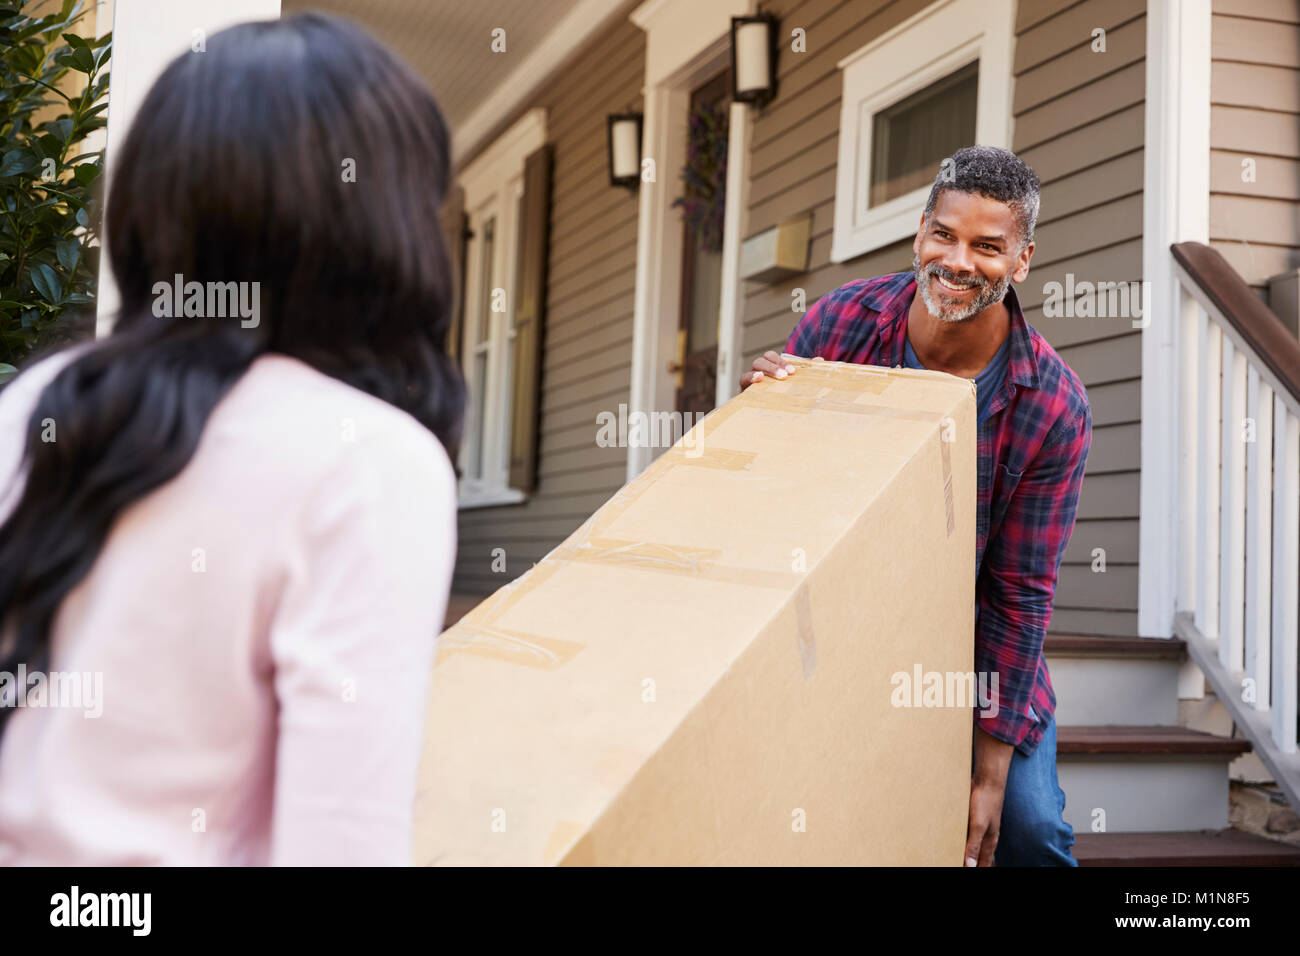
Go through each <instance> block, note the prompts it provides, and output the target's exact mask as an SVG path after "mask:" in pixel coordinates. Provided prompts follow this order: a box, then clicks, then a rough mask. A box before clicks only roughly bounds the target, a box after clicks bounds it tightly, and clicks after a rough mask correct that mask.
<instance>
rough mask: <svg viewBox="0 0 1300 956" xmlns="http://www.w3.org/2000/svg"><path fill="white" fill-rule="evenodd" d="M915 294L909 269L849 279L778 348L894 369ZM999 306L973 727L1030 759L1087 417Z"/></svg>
mask: <svg viewBox="0 0 1300 956" xmlns="http://www.w3.org/2000/svg"><path fill="white" fill-rule="evenodd" d="M915 293H916V280H915V279H914V277H913V275H912V273H910V272H900V273H895V274H893V275H887V276H881V277H879V278H875V279H855V280H854V281H852V282H849V283H847V284H845V285H842V286H840V287H839V288H838V289H836V290H834V291H833V292H830V293H828V294H827V295H824V296H822V297H821V298H820V299H819V300H818V301H817V302H816V304H814V305H813V307H812V308H811V309H809V310H808V312H807V313H806V314H805V315H804V317H803V318H802V319H801V320H800V321H799V324H798V325H796V326H795V329H794V331H793V332H792V333H791V334H790V339H789V341H788V342H787V343H786V347H785V350H786V352H787V353H788V354H790V355H797V356H800V357H802V358H813V357H815V356H821V357H822V358H824V359H826V360H827V361H835V362H856V363H858V364H861V365H880V366H885V367H890V368H892V367H897V366H901V365H902V364H903V345H904V343H905V342H906V340H907V312H908V309H909V308H910V307H911V305H912V298H913V296H914V295H915ZM1003 301H1004V302H1005V303H1006V305H1007V308H1008V309H1009V310H1010V311H1011V332H1010V338H1011V346H1010V349H1011V354H1010V357H1009V361H1008V368H1007V377H1006V379H1005V380H1004V381H1003V383H1002V386H1001V388H1000V390H999V391H998V393H997V394H996V395H995V396H994V397H993V401H992V404H991V405H990V407H989V414H988V417H987V418H986V419H985V421H984V422H983V424H981V425H980V426H979V441H978V450H977V458H978V462H979V498H978V502H977V508H976V530H975V593H976V602H975V670H976V673H991V674H992V673H996V674H997V675H998V685H997V689H998V696H997V702H998V712H997V714H996V715H995V716H990V717H981V716H980V713H979V710H978V709H976V710H975V721H976V723H977V724H978V726H979V727H980V729H982V730H984V731H985V732H986V733H988V734H990V735H992V736H993V737H996V738H997V739H998V740H1001V741H1004V742H1005V743H1009V744H1012V745H1013V746H1015V747H1016V749H1017V750H1019V751H1020V752H1021V753H1023V754H1024V755H1025V756H1029V755H1030V754H1032V753H1033V752H1034V749H1035V748H1036V747H1037V746H1038V743H1039V741H1040V740H1042V738H1043V732H1044V731H1045V730H1046V729H1047V724H1048V722H1049V720H1050V719H1051V717H1052V715H1053V713H1055V711H1056V694H1055V692H1054V691H1053V690H1052V681H1051V678H1050V677H1049V676H1048V673H1047V662H1046V661H1045V660H1044V659H1043V636H1044V634H1045V633H1046V631H1047V625H1048V622H1049V621H1050V620H1051V618H1052V600H1053V597H1054V595H1055V591H1056V575H1057V570H1058V569H1059V567H1060V564H1061V555H1062V554H1063V553H1064V551H1065V546H1066V544H1067V543H1068V542H1069V540H1070V533H1071V531H1073V529H1074V516H1075V511H1076V510H1077V506H1078V502H1079V487H1080V485H1081V484H1082V482H1083V470H1084V463H1085V461H1086V460H1087V457H1088V449H1089V447H1090V446H1091V444H1092V412H1091V409H1090V408H1089V407H1088V398H1087V393H1086V392H1085V391H1084V388H1083V385H1082V384H1081V383H1080V382H1079V379H1078V378H1077V377H1076V376H1075V374H1074V372H1073V371H1072V370H1071V369H1070V367H1069V366H1068V365H1066V364H1065V362H1063V361H1062V360H1061V357H1060V356H1059V355H1057V354H1056V352H1055V351H1054V350H1053V349H1052V347H1051V346H1050V345H1048V344H1047V340H1046V339H1044V338H1043V337H1042V336H1041V335H1039V334H1038V332H1037V331H1035V330H1034V328H1033V327H1032V326H1031V325H1030V324H1029V323H1028V322H1026V321H1025V317H1024V314H1023V313H1022V312H1021V311H1020V301H1019V299H1017V298H1016V293H1015V289H1014V288H1012V287H1010V286H1008V288H1007V294H1006V297H1005V298H1004V299H1003ZM1031 705H1032V710H1031V709H1030V708H1031Z"/></svg>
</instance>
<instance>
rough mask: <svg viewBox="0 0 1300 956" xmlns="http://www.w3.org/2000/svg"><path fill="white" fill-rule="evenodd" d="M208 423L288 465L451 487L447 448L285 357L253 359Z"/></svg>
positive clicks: (389, 408)
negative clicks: (375, 470) (387, 469)
mask: <svg viewBox="0 0 1300 956" xmlns="http://www.w3.org/2000/svg"><path fill="white" fill-rule="evenodd" d="M211 424H212V427H213V430H214V432H216V433H217V434H218V435H220V436H225V437H226V438H229V437H231V436H240V437H242V438H244V439H251V440H252V441H253V442H254V443H255V444H256V445H257V446H259V448H260V450H261V452H262V454H264V455H266V456H268V457H270V458H272V459H275V460H277V461H278V462H280V463H281V464H282V465H285V466H289V465H291V464H292V463H298V464H300V465H302V466H303V467H305V468H308V469H309V470H312V471H316V470H319V469H320V468H329V469H334V468H337V467H342V468H344V469H346V468H347V462H348V461H349V460H352V461H355V462H356V463H357V464H358V465H359V464H367V465H370V466H375V465H378V466H386V465H391V466H395V467H401V468H402V469H404V470H411V469H415V470H420V471H424V472H426V473H428V475H429V477H430V478H436V479H438V480H440V481H449V482H450V483H451V484H452V486H453V487H454V483H455V475H454V469H453V468H452V465H451V461H450V459H449V457H448V456H447V453H446V451H445V450H444V449H443V447H442V443H441V442H439V441H438V439H437V437H436V436H434V434H433V433H432V432H430V431H429V430H428V429H427V428H425V427H424V426H423V425H421V424H420V423H419V422H418V421H416V419H415V418H414V417H412V416H411V415H410V414H408V413H407V412H405V411H402V410H401V409H399V408H396V407H395V406H393V405H391V404H389V403H388V402H385V401H384V400H383V399H380V398H376V397H375V396H373V395H370V394H368V393H366V392H363V391H361V390H360V389H358V388H354V387H353V386H351V385H349V384H347V383H346V382H342V381H340V380H338V379H336V378H333V377H332V376H330V375H326V374H325V373H323V372H320V371H317V370H316V369H314V368H312V367H311V366H310V365H307V364H306V363H305V362H302V361H300V360H298V359H295V358H291V357H289V356H286V355H279V354H269V355H263V356H260V357H259V358H257V359H256V360H254V362H253V364H252V366H250V368H249V370H248V371H247V372H246V373H245V375H244V377H243V378H242V379H241V380H240V381H239V383H238V384H237V385H236V386H235V387H234V388H233V389H231V392H230V394H229V395H228V396H227V398H226V400H224V401H223V402H222V403H221V404H220V405H219V406H218V408H217V410H216V411H215V412H214V414H213V419H212V422H211ZM289 470H294V469H292V468H290V469H289Z"/></svg>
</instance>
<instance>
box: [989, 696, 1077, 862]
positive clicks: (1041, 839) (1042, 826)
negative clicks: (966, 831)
mask: <svg viewBox="0 0 1300 956" xmlns="http://www.w3.org/2000/svg"><path fill="white" fill-rule="evenodd" d="M1064 812H1065V792H1064V791H1063V790H1062V789H1061V786H1060V784H1059V783H1057V781H1056V718H1055V717H1053V718H1052V719H1051V720H1050V721H1049V722H1048V724H1047V729H1046V730H1045V731H1044V732H1043V739H1042V740H1041V741H1040V742H1039V744H1038V747H1037V748H1036V749H1035V750H1034V753H1033V756H1030V757H1026V756H1024V755H1023V754H1022V753H1020V751H1018V750H1013V751H1012V752H1011V769H1010V770H1009V771H1008V772H1007V790H1006V795H1005V796H1004V797H1003V798H1002V831H1001V834H1000V835H999V837H998V845H997V849H995V850H994V851H993V865H994V866H1078V865H1079V864H1078V863H1076V862H1075V860H1074V857H1073V856H1071V855H1070V847H1072V846H1073V845H1074V830H1073V829H1072V828H1071V826H1070V825H1069V824H1068V823H1066V822H1065V818H1064V816H1063V814H1064Z"/></svg>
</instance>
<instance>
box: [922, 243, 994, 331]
mask: <svg viewBox="0 0 1300 956" xmlns="http://www.w3.org/2000/svg"><path fill="white" fill-rule="evenodd" d="M912 274H913V275H915V276H916V288H917V291H918V292H920V293H921V301H922V302H924V303H925V308H926V311H927V312H929V313H930V314H931V315H932V316H934V317H935V318H936V319H938V320H939V321H940V322H965V321H967V320H968V319H971V318H974V317H975V316H976V315H979V313H981V312H983V311H984V310H985V309H987V308H988V307H989V306H991V305H995V304H996V303H998V302H1001V301H1002V298H1003V296H1005V295H1006V294H1007V286H1009V285H1010V284H1011V275H1010V274H1007V275H1004V276H1003V277H1002V278H1001V279H999V280H998V281H997V282H984V281H980V284H979V285H978V286H977V288H978V290H979V291H977V292H976V293H975V297H974V298H973V299H971V300H970V301H969V302H967V303H966V304H965V305H963V306H950V307H949V308H947V309H946V310H945V309H944V308H942V307H941V306H940V304H939V302H938V301H937V300H936V299H935V297H934V296H933V295H931V294H930V280H931V277H933V276H936V275H938V276H942V277H943V278H945V279H947V280H948V281H949V282H957V281H960V280H958V278H957V277H956V276H955V275H953V274H951V273H950V272H949V271H948V270H947V269H944V268H943V267H942V266H940V265H937V264H934V263H931V264H930V265H928V266H926V267H925V268H924V269H922V268H921V257H920V256H915V255H914V256H913V257H912Z"/></svg>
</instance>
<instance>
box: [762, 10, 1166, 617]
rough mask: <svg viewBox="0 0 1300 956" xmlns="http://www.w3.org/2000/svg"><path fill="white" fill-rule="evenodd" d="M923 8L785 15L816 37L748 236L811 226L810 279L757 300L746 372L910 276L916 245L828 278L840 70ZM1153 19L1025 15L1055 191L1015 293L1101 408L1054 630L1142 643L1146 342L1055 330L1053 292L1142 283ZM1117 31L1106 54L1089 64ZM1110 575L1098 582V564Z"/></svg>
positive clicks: (1044, 175) (1022, 89)
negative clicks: (840, 290) (818, 307)
mask: <svg viewBox="0 0 1300 956" xmlns="http://www.w3.org/2000/svg"><path fill="white" fill-rule="evenodd" d="M926 5H927V3H926V2H924V0H896V2H882V0H855V2H838V0H803V2H797V0H787V2H785V3H777V4H774V5H773V8H774V10H775V12H776V13H777V15H778V16H780V17H781V20H782V23H783V26H784V27H786V28H787V29H788V28H790V27H794V26H802V27H804V28H805V29H806V30H807V31H808V49H809V51H810V52H809V53H808V54H807V55H805V56H798V55H789V54H787V55H783V56H782V57H781V61H780V65H779V73H780V83H781V86H780V96H779V98H778V99H777V100H776V101H775V102H774V103H773V104H772V106H771V107H769V108H768V109H767V110H766V111H764V113H763V114H762V115H759V116H757V117H756V118H755V125H754V131H753V140H752V142H753V154H752V164H751V182H750V195H749V223H748V226H747V229H746V232H747V234H749V235H752V234H754V233H756V232H759V231H761V230H762V229H765V228H767V227H768V226H771V225H773V224H774V223H776V222H778V221H779V220H781V219H783V218H786V217H789V216H794V215H798V214H800V213H803V212H807V211H811V213H812V249H811V259H810V267H809V270H808V272H807V273H806V274H805V275H802V276H798V277H796V278H794V279H791V280H788V281H785V282H781V283H775V284H772V285H752V284H751V285H749V286H748V287H747V290H746V295H745V300H744V301H745V311H744V326H743V345H742V351H743V359H744V361H743V363H742V364H744V365H747V364H748V360H749V359H751V358H752V357H753V356H754V355H756V354H758V353H760V352H762V351H764V350H765V349H768V348H780V347H781V346H782V345H783V344H784V342H785V340H786V337H787V336H788V335H789V332H790V330H791V328H792V327H793V326H794V323H795V321H796V320H797V318H798V316H796V315H794V314H793V313H792V312H791V308H790V301H791V298H790V295H791V290H793V289H794V288H796V287H801V288H804V289H806V290H807V298H808V302H809V304H811V303H812V302H813V301H815V300H816V299H817V298H818V297H819V296H821V295H824V294H825V293H826V292H829V291H830V290H832V289H834V288H835V287H837V286H839V285H841V284H843V283H844V282H847V281H849V280H851V279H854V278H860V277H865V276H873V275H880V274H883V273H887V272H895V271H899V270H901V269H906V268H908V266H909V264H910V263H911V259H912V252H911V242H910V241H909V240H905V241H902V242H899V243H897V244H894V245H892V246H889V247H887V248H885V249H881V250H877V251H875V252H872V253H870V254H867V255H864V256H861V257H858V258H856V259H853V260H850V261H848V262H845V263H838V264H837V263H832V262H830V248H831V236H832V230H833V217H834V191H835V167H836V162H837V159H838V148H839V145H838V144H839V130H838V126H839V109H840V89H841V80H840V73H839V71H838V70H837V68H836V66H835V64H836V62H837V61H838V60H839V59H840V58H841V57H843V56H845V55H847V54H849V53H851V52H853V51H854V50H856V49H857V48H859V47H860V46H862V45H863V44H864V43H866V42H868V41H869V40H871V39H872V38H873V37H875V36H878V35H879V34H880V33H882V32H884V31H885V30H888V29H889V28H890V27H892V26H894V25H896V24H897V23H899V22H901V21H903V20H905V19H907V17H909V16H911V15H912V14H914V13H916V12H917V11H918V10H921V9H923V8H924V7H925V6H926ZM1144 9H1145V5H1144V4H1143V3H1142V2H1141V0H1083V2H1079V3H1069V2H1067V0H1021V2H1020V4H1019V5H1018V10H1017V15H1016V34H1017V37H1016V51H1015V64H1014V73H1015V96H1014V104H1013V108H1014V114H1015V126H1014V131H1015V132H1014V138H1013V144H1012V146H1013V149H1015V151H1016V152H1017V153H1019V154H1020V155H1021V156H1023V157H1024V159H1025V160H1026V161H1027V162H1029V163H1030V164H1031V165H1032V166H1033V167H1034V168H1035V170H1036V171H1037V172H1038V175H1039V177H1040V179H1041V180H1042V182H1043V202H1042V213H1041V216H1040V220H1039V228H1038V237H1037V239H1038V246H1037V250H1036V252H1035V256H1034V261H1033V266H1032V270H1033V271H1032V272H1031V275H1030V278H1029V280H1028V282H1027V283H1025V284H1024V285H1023V286H1021V287H1020V288H1019V289H1018V291H1019V293H1020V297H1021V301H1022V302H1023V304H1024V306H1025V309H1026V317H1027V318H1028V320H1029V322H1030V323H1031V324H1032V325H1034V326H1035V327H1036V328H1037V329H1039V331H1041V332H1042V333H1043V334H1044V335H1045V336H1046V337H1047V339H1048V340H1049V341H1050V342H1051V343H1052V344H1053V346H1054V347H1055V348H1056V349H1057V350H1058V351H1059V352H1060V354H1061V356H1062V357H1063V358H1064V359H1065V361H1066V362H1068V363H1069V364H1070V365H1071V367H1072V368H1074V370H1075V371H1076V372H1077V373H1078V374H1079V376H1080V378H1081V379H1082V380H1083V382H1084V384H1085V385H1086V386H1087V388H1088V394H1089V399H1090V401H1091V402H1092V406H1093V416H1094V434H1093V449H1092V454H1091V456H1090V457H1089V461H1088V472H1087V477H1086V479H1085V482H1084V488H1083V494H1082V499H1081V502H1080V507H1079V521H1078V525H1077V526H1076V529H1075V533H1074V537H1073V539H1072V541H1071V543H1070V546H1069V550H1068V551H1067V553H1066V557H1065V564H1064V566H1063V567H1062V570H1061V580H1060V584H1059V587H1058V591H1057V601H1056V613H1055V615H1054V618H1053V622H1052V629H1053V630H1054V631H1057V632H1072V633H1092V634H1117V635H1132V634H1135V633H1136V627H1137V551H1138V467H1139V454H1140V453H1139V436H1140V433H1139V427H1140V426H1139V422H1140V409H1139V392H1140V388H1139V386H1140V376H1141V341H1140V333H1137V332H1135V331H1134V330H1133V329H1132V327H1131V324H1130V321H1129V320H1128V319H1082V318H1074V319H1064V318H1055V319H1047V318H1044V317H1043V315H1042V302H1043V299H1044V292H1043V289H1044V285H1045V284H1046V283H1048V282H1052V281H1061V282H1063V281H1064V276H1065V273H1067V272H1071V273H1073V274H1074V276H1075V280H1076V281H1082V280H1092V281H1097V280H1106V281H1122V280H1138V279H1141V277H1142V274H1141V268H1142V138H1143V100H1144V95H1145V91H1144V82H1145V81H1144V54H1145V44H1146V33H1145V16H1144ZM1095 27H1102V28H1104V29H1105V30H1106V31H1107V51H1106V52H1105V53H1093V52H1092V51H1091V49H1090V46H1091V42H1092V35H1091V33H1092V30H1093V29H1094V28H1095ZM1098 547H1100V548H1104V549H1105V551H1106V564H1107V571H1106V573H1105V574H1104V575H1103V574H1095V573H1093V572H1092V570H1091V567H1090V565H1091V560H1092V559H1091V554H1092V550H1093V549H1094V548H1098Z"/></svg>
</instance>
